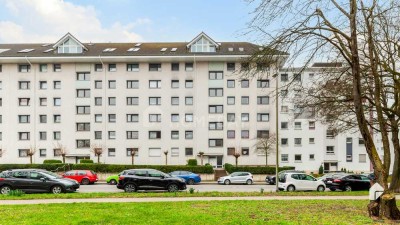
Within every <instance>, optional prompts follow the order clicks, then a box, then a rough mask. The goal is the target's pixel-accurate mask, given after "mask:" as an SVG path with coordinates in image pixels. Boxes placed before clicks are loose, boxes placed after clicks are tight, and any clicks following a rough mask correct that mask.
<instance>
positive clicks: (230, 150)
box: [226, 148, 236, 155]
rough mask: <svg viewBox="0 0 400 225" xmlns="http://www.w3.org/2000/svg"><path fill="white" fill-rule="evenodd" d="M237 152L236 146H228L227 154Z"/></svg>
mask: <svg viewBox="0 0 400 225" xmlns="http://www.w3.org/2000/svg"><path fill="white" fill-rule="evenodd" d="M235 152H236V150H235V148H228V149H227V153H226V154H227V155H234V154H235Z"/></svg>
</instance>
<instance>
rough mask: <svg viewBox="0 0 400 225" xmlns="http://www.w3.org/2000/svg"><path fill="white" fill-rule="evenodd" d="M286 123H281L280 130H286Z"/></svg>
mask: <svg viewBox="0 0 400 225" xmlns="http://www.w3.org/2000/svg"><path fill="white" fill-rule="evenodd" d="M288 128H289V127H288V122H281V129H288Z"/></svg>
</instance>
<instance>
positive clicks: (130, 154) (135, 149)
mask: <svg viewBox="0 0 400 225" xmlns="http://www.w3.org/2000/svg"><path fill="white" fill-rule="evenodd" d="M132 153H134V155H135V156H136V157H137V156H138V155H139V149H138V148H127V149H126V156H132Z"/></svg>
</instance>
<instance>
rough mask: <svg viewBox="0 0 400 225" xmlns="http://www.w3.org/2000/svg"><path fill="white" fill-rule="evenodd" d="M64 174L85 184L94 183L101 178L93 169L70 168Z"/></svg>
mask: <svg viewBox="0 0 400 225" xmlns="http://www.w3.org/2000/svg"><path fill="white" fill-rule="evenodd" d="M62 176H63V177H65V178H70V179H73V180H76V181H78V182H79V183H81V184H83V185H88V184H93V183H94V182H97V181H98V180H99V179H98V178H97V174H96V173H95V172H93V171H92V170H70V171H67V172H65V173H64V174H63V175H62Z"/></svg>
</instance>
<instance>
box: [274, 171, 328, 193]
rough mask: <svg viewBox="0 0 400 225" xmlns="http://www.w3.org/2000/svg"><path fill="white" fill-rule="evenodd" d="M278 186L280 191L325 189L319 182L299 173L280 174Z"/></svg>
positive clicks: (322, 183)
mask: <svg viewBox="0 0 400 225" xmlns="http://www.w3.org/2000/svg"><path fill="white" fill-rule="evenodd" d="M278 185H279V186H278V188H279V190H281V191H296V190H298V191H325V187H326V186H325V184H324V182H322V181H321V180H317V179H315V178H314V177H313V176H310V175H307V174H305V173H299V172H286V173H281V174H280V175H279V183H278Z"/></svg>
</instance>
